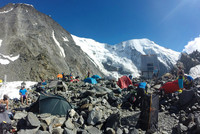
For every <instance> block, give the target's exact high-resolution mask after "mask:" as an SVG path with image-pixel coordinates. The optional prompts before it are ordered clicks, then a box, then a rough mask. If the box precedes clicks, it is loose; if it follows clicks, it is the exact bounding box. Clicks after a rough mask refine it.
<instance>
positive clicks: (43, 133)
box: [36, 130, 50, 134]
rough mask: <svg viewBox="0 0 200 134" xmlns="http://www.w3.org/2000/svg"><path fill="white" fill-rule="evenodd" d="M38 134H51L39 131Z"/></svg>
mask: <svg viewBox="0 0 200 134" xmlns="http://www.w3.org/2000/svg"><path fill="white" fill-rule="evenodd" d="M36 134H50V133H49V132H48V131H41V130H38V131H37V133H36Z"/></svg>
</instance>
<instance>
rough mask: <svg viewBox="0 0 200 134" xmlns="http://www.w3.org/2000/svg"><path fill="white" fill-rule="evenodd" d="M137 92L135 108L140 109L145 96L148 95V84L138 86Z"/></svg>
mask: <svg viewBox="0 0 200 134" xmlns="http://www.w3.org/2000/svg"><path fill="white" fill-rule="evenodd" d="M136 91H137V96H136V102H135V106H136V107H140V105H141V103H142V99H143V97H144V95H145V94H146V93H147V83H146V82H140V83H139V84H138V88H137V89H136Z"/></svg>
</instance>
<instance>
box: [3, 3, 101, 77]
mask: <svg viewBox="0 0 200 134" xmlns="http://www.w3.org/2000/svg"><path fill="white" fill-rule="evenodd" d="M88 69H90V70H91V71H93V72H96V73H98V74H101V72H100V71H99V70H98V68H96V67H95V66H94V64H93V63H92V62H91V61H90V60H89V59H88V57H87V55H85V54H84V53H83V51H82V50H81V49H80V47H78V46H77V45H75V43H74V41H73V39H72V37H71V34H70V33H69V32H67V31H66V30H65V29H63V28H62V27H61V26H60V25H59V24H58V23H56V22H55V21H54V20H53V19H51V18H50V17H49V16H47V15H45V14H43V13H40V12H39V11H37V10H36V9H35V8H34V7H33V6H31V5H27V4H8V5H6V6H5V7H3V8H1V9H0V70H3V71H1V72H0V76H4V75H5V74H6V75H7V76H8V80H9V81H12V80H41V79H47V78H50V77H53V76H54V77H55V76H56V74H58V73H61V72H65V73H70V72H72V73H74V75H79V76H85V75H86V74H87V71H88Z"/></svg>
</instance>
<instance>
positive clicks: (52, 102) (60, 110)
mask: <svg viewBox="0 0 200 134" xmlns="http://www.w3.org/2000/svg"><path fill="white" fill-rule="evenodd" d="M70 109H72V106H71V105H70V103H69V102H67V100H66V99H65V98H64V97H62V96H58V95H52V94H41V95H40V96H39V98H38V100H37V101H36V102H35V103H33V104H32V105H31V106H30V108H29V110H28V111H29V112H33V113H37V114H43V113H50V114H52V115H67V114H68V110H70Z"/></svg>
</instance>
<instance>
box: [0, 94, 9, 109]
mask: <svg viewBox="0 0 200 134" xmlns="http://www.w3.org/2000/svg"><path fill="white" fill-rule="evenodd" d="M0 104H3V105H5V106H6V109H7V110H8V104H9V101H8V96H7V95H5V94H4V95H3V99H1V100H0Z"/></svg>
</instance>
